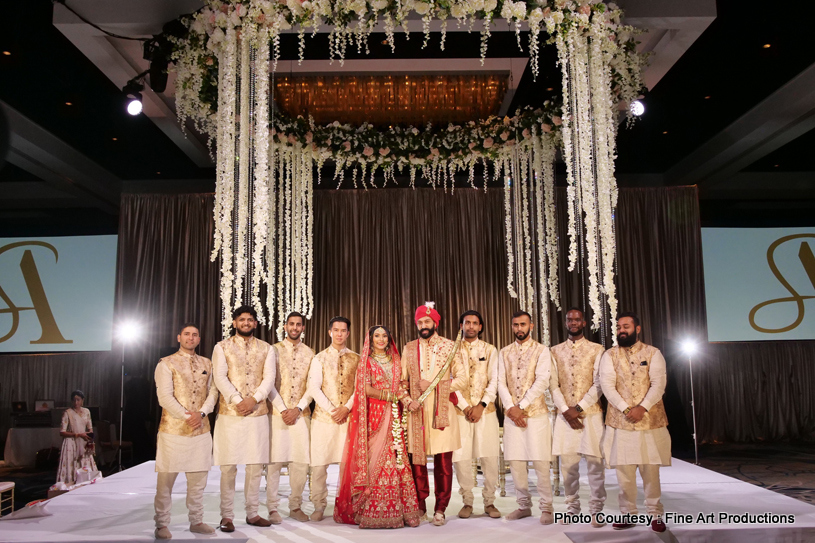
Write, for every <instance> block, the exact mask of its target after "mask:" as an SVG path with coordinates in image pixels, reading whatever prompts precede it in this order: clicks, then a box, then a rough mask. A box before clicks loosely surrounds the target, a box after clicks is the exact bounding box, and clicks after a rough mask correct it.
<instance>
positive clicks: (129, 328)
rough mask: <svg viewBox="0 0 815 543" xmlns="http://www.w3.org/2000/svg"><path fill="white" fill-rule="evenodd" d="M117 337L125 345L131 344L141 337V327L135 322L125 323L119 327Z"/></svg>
mask: <svg viewBox="0 0 815 543" xmlns="http://www.w3.org/2000/svg"><path fill="white" fill-rule="evenodd" d="M116 335H117V336H118V337H119V339H120V340H122V341H123V342H125V343H130V342H132V341H134V340H136V339H138V338H139V336H141V326H140V325H139V323H137V322H135V321H125V322H122V323H121V324H120V325H119V328H118V330H117V331H116Z"/></svg>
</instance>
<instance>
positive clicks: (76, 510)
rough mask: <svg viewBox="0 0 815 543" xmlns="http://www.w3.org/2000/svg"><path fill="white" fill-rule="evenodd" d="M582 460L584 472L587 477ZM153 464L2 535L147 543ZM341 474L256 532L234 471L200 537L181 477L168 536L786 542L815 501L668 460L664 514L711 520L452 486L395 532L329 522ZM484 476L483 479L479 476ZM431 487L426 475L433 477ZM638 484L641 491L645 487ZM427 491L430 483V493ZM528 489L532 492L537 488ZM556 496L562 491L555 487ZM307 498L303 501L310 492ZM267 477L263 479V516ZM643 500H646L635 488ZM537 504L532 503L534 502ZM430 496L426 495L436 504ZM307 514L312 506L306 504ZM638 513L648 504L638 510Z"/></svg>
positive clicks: (812, 530) (812, 537)
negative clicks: (704, 520) (224, 526)
mask: <svg viewBox="0 0 815 543" xmlns="http://www.w3.org/2000/svg"><path fill="white" fill-rule="evenodd" d="M584 468H585V466H583V468H581V473H585V469H584ZM153 469H154V467H153V462H148V463H145V464H141V465H139V466H136V467H134V468H132V469H129V470H126V471H124V472H123V473H119V474H116V475H114V476H111V477H108V478H106V479H104V480H103V481H101V482H99V483H97V484H94V485H91V486H86V487H83V488H79V489H77V490H75V491H73V492H70V493H68V494H64V495H62V496H59V497H57V498H54V499H53V500H51V501H50V503H49V504H48V510H49V511H50V512H51V513H53V515H52V516H48V517H41V518H36V519H28V520H14V521H4V522H0V541H1V542H3V543H6V542H8V543H13V542H22V541H25V542H27V543H36V542H52V541H60V542H81V541H88V542H97V543H98V542H108V541H153V527H154V525H153V496H154V492H155V482H156V476H155V473H154V471H153ZM530 472H531V473H530V487H532V488H533V489H534V483H533V478H534V471H532V470H530ZM219 475H220V472H219V470H218V469H217V468H214V469H213V470H212V471H211V472H210V475H209V483H208V486H207V489H206V494H205V496H204V506H205V511H206V514H205V517H204V520H205V522H208V523H210V524H212V525H217V523H218V521H219V520H220V519H219V515H218V505H219V495H218V480H219ZM337 477H338V470H337V467H336V466H332V469H331V470H330V471H329V478H328V483H329V492H330V496H329V504H330V505H329V508H328V511H327V513H328V515H327V518H326V519H324V520H323V521H322V522H319V523H315V522H307V523H300V522H297V521H293V520H291V519H288V518H287V517H286V515H287V514H288V510H287V509H286V507H285V505H286V500H285V499H283V501H282V504H281V505H282V507H281V510H280V513H281V515H283V516H284V520H283V524H282V525H279V526H273V527H271V528H255V527H253V526H247V525H246V524H245V523H244V520H243V515H242V514H240V513H238V512H239V511H241V512H242V509H243V485H242V483H243V470H241V473H239V475H238V483H237V489H236V495H235V511H236V515H238V518H237V519H236V520H235V528H236V530H235V532H234V533H232V534H223V533H221V532H220V531H219V532H216V534H214V535H210V536H202V535H198V536H196V534H192V533H190V531H189V523H188V522H187V512H186V507H185V505H184V493H185V492H186V482H185V480H184V477H183V475H182V476H180V477H179V478H178V480H177V482H176V486H175V488H174V491H173V494H174V496H173V498H174V499H173V522H172V525H171V526H170V528H171V530H172V533H173V539H174V540H191V539H205V540H208V541H230V542H233V543H238V542H243V541H267V540H275V541H288V542H291V543H307V542H319V543H351V542H363V543H367V542H371V543H373V542H379V541H381V539H382V538H383V537H387V538H388V543H400V542H402V541H404V542H410V543H415V542H416V540H417V538H432V540H433V542H434V543H446V542H449V543H453V542H455V543H460V542H461V541H467V542H468V543H470V542H476V541H501V540H504V541H507V542H509V541H511V542H512V543H520V542H525V541H529V542H540V541H546V542H562V543H567V542H569V541H572V542H576V543H577V542H595V541H598V542H599V541H619V542H623V541H625V542H630V541H643V542H646V541H650V542H660V541H663V542H668V541H677V542H683V543H684V542H694V543H696V542H705V541H710V542H715V543H731V542H732V543H750V542H753V541H756V542H768V541H784V542H790V543H791V542H813V541H815V506H812V505H808V504H806V503H804V502H800V501H798V500H795V499H793V498H788V497H786V496H783V495H781V494H777V493H775V492H772V491H769V490H766V489H762V488H759V487H757V486H754V485H751V484H749V483H744V482H742V481H738V480H736V479H732V478H730V477H726V476H724V475H720V474H718V473H715V472H712V471H709V470H706V469H704V468H700V467H698V466H694V465H692V464H689V463H687V462H683V461H681V460H676V459H674V465H673V466H672V467H670V468H664V469H662V470H661V478H662V501H663V503H664V504H665V511H666V513H668V512H672V513H682V514H691V515H693V517H694V519H695V517H696V516H697V515H698V513H700V512H702V513H715V514H716V522H715V523H713V524H695V523H677V522H671V521H670V520H669V521H668V522H667V524H668V531H666V532H665V533H663V534H659V535H658V534H655V533H653V532H651V530H650V528H647V527H644V526H642V527H637V528H633V529H629V530H624V531H614V530H612V528H611V526H610V525H608V526H606V527H604V528H599V529H595V528H592V527H591V526H588V525H570V526H563V525H552V526H542V525H541V524H540V523H539V522H538V516H539V514H540V512H539V511H538V509H537V507H534V508H533V516H532V517H531V518H526V519H522V520H519V521H507V520H505V519H503V518H502V519H490V518H489V517H485V516H483V514H481V513H483V503H482V501H481V496H480V489H476V491H475V494H476V501H475V512H476V513H478V514H477V515H474V516H473V517H472V518H470V519H467V520H463V519H459V518H458V517H457V516H456V514H457V513H458V510H459V509H460V508H461V504H462V502H461V497H460V496H459V494H458V492H457V490H458V485H457V484H456V483H454V491H453V497H452V500H451V503H450V506H449V507H448V509H447V517H448V518H447V525H446V526H444V527H435V526H432V525H430V524H427V523H424V524H422V525H421V526H420V527H418V528H404V529H401V530H389V531H387V532H384V531H382V530H360V529H359V528H356V527H354V526H347V525H339V524H335V523H334V521H333V520H332V519H331V518H330V515H331V512H332V511H333V505H332V503H333V496H334V495H335V493H336V485H337ZM480 479H481V478H480V477H479V480H480ZM430 480H431V484H432V480H433V478H432V476H431V477H430ZM641 486H642V485H641V484H640V488H641ZM280 487H281V488H280V490H281V493H282V494H287V492H288V478H287V477H283V478H281V484H280ZM606 490H607V492H608V499H607V501H606V507H605V512H606V513H611V514H614V513H618V512H619V510H618V509H617V493H618V491H619V489H618V486H617V481H616V477H615V472H614V470H607V471H606ZM431 492H432V489H431ZM533 492H534V491H533ZM561 494H562V487H561ZM580 494H581V499H582V503H583V511H584V512H587V511H588V484H587V480H586V479H585V477H581V489H580ZM305 497H306V498H307V497H308V489H306V492H305ZM264 503H265V482H264V483H263V484H262V485H261V513H262V514H264V515H265V506H264ZM639 503H642V491H641V490H640V498H639ZM535 504H537V500H535ZM432 506H433V497H432V494H431V497H430V499H428V508H430V509H431V510H432ZM496 506H497V507H498V509H500V510H501V512H502V513H504V514H506V513H509V512H510V511H512V510H513V509H515V500H514V497H513V488H512V479H511V477H510V476H509V475H507V497H505V498H501V497H499V498H498V499H497V500H496ZM304 510H305V511H306V512H308V513H310V512H311V511H312V507H311V505H310V504H309V503H308V502H306V503H305V505H304ZM555 511H556V512H559V511H565V505H564V498H563V496H562V495H561V496H556V497H555ZM640 512H641V513H644V512H645V511H644V507H643V508H641V509H640ZM720 512H726V513H733V514H739V515H741V514H744V513H751V514H761V513H774V514H783V515H794V520H795V522H794V524H787V525H784V524H774V525H762V524H733V523H730V524H728V523H719V522H718V514H719V513H720Z"/></svg>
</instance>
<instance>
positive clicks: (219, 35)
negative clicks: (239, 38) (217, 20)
mask: <svg viewBox="0 0 815 543" xmlns="http://www.w3.org/2000/svg"><path fill="white" fill-rule="evenodd" d="M224 38H226V34H224V31H223V30H221V29H220V28H216V29H215V30H213V31H212V36H210V37H209V43H214V44H218V43H221V42H222V41H224Z"/></svg>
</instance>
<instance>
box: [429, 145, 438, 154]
mask: <svg viewBox="0 0 815 543" xmlns="http://www.w3.org/2000/svg"><path fill="white" fill-rule="evenodd" d="M430 154H432V155H435V156H439V150H438V149H437V148H435V147H431V148H430Z"/></svg>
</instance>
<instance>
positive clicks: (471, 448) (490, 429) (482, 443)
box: [453, 411, 501, 462]
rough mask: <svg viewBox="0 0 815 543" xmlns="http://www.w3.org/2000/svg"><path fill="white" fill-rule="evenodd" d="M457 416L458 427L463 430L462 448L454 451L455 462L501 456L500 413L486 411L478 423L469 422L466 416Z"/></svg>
mask: <svg viewBox="0 0 815 543" xmlns="http://www.w3.org/2000/svg"><path fill="white" fill-rule="evenodd" d="M457 416H458V427H459V429H460V430H461V448H460V449H458V450H456V451H453V462H461V461H462V460H472V459H473V458H491V457H493V456H500V454H501V445H500V441H501V437H500V432H499V426H498V413H496V412H495V411H493V412H492V413H487V412H486V411H485V412H484V414H483V415H481V419H480V420H479V421H478V422H476V423H472V422H469V421H468V420H467V419H466V418H465V417H464V415H457Z"/></svg>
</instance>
